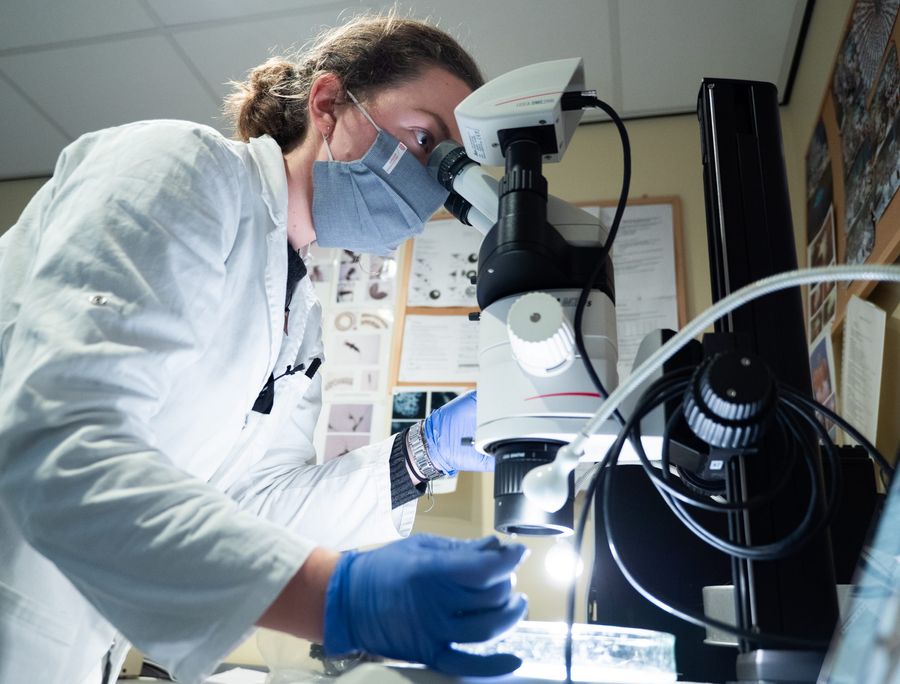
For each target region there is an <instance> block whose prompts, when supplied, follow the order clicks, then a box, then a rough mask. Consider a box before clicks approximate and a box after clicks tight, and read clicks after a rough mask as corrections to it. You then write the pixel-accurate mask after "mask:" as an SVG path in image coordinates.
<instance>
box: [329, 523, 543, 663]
mask: <svg viewBox="0 0 900 684" xmlns="http://www.w3.org/2000/svg"><path fill="white" fill-rule="evenodd" d="M524 554H525V547H524V546H522V545H521V544H510V545H506V546H504V545H502V544H500V541H499V540H498V539H497V538H496V537H485V538H483V539H478V540H475V541H461V540H457V539H448V538H446V537H436V536H432V535H425V534H419V535H414V536H412V537H409V538H408V539H403V540H401V541H398V542H394V543H392V544H388V545H386V546H383V547H381V548H379V549H376V550H374V551H367V552H362V553H356V552H352V551H350V552H347V553H344V554H343V555H342V556H341V558H340V560H339V561H338V564H337V566H336V567H335V569H334V573H333V574H332V576H331V579H330V581H329V583H328V589H327V591H326V594H325V644H324V645H325V653H326V655H329V656H333V655H340V654H343V653H349V652H352V651H365V652H367V653H371V654H374V655H381V656H385V657H388V658H396V659H399V660H406V661H410V662H418V663H424V664H425V665H428V666H429V667H431V668H433V669H435V670H439V671H441V672H445V673H447V674H451V675H458V676H467V675H476V676H498V675H502V674H506V673H508V672H512V671H513V670H515V669H516V668H518V667H519V666H520V665H521V664H522V662H521V660H520V659H519V658H517V657H516V656H514V655H511V654H506V653H498V654H493V655H488V656H482V655H474V654H471V653H463V652H462V651H457V650H454V649H452V648H450V643H451V642H457V643H466V642H475V641H486V640H487V639H491V638H493V637H495V636H498V635H500V634H502V633H503V632H505V631H506V630H507V629H509V628H510V627H512V626H513V625H514V624H515V623H516V622H518V621H519V620H520V619H521V618H522V616H523V615H524V614H525V609H526V607H527V602H526V600H525V597H524V596H522V595H521V594H513V593H512V583H511V582H510V573H511V572H512V571H513V569H514V568H515V567H516V566H517V565H518V564H519V562H520V561H521V560H522V558H523V556H524Z"/></svg>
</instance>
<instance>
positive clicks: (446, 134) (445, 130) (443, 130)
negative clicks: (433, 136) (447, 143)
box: [416, 108, 450, 142]
mask: <svg viewBox="0 0 900 684" xmlns="http://www.w3.org/2000/svg"><path fill="white" fill-rule="evenodd" d="M416 111H417V112H421V113H422V114H427V115H428V116H430V117H431V118H432V119H434V121H435V122H436V123H437V126H438V128H439V129H440V131H439V133H440V134H441V135H442V136H443V137H442V138H441V140H439V141H438V142H441V141H443V140H449V139H450V128H449V127H448V126H447V122H446V121H444V120H443V119H442V118H441V117H440V116H438V115H437V114H436V113H435V112H433V111H431V110H430V109H422V108H418V109H416Z"/></svg>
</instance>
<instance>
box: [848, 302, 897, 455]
mask: <svg viewBox="0 0 900 684" xmlns="http://www.w3.org/2000/svg"><path fill="white" fill-rule="evenodd" d="M886 322H887V315H886V314H885V312H884V311H882V310H881V309H879V308H878V307H877V306H875V305H874V304H871V303H869V302H866V301H863V300H862V299H860V298H859V297H856V296H852V297H850V301H849V302H848V303H847V315H846V318H845V319H844V355H843V363H842V367H841V399H842V401H841V408H842V410H841V415H842V416H843V418H844V419H846V420H847V422H849V423H850V424H851V425H853V427H855V428H856V429H857V430H859V431H860V432H861V433H862V435H863V437H865V438H866V439H868V440H869V441H870V442H872V443H873V444H874V443H875V436H876V432H877V430H878V401H879V398H880V396H881V369H882V364H883V362H884V330H885V325H886ZM847 440H848V442H849V443H850V444H855V442H854V441H853V440H851V439H850V438H849V436H848V437H847Z"/></svg>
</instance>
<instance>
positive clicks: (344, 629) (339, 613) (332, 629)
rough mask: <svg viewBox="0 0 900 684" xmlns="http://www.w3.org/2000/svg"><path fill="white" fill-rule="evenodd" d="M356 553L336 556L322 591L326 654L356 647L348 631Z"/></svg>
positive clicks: (352, 649)
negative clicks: (353, 566) (323, 596)
mask: <svg viewBox="0 0 900 684" xmlns="http://www.w3.org/2000/svg"><path fill="white" fill-rule="evenodd" d="M358 555H359V554H358V553H356V552H355V551H347V552H345V553H343V554H341V555H340V558H339V559H338V561H337V563H336V565H335V568H334V572H333V573H332V575H331V579H330V581H329V582H328V588H327V589H326V591H325V610H324V619H323V623H324V624H323V629H322V646H323V647H324V649H325V655H327V656H336V655H341V654H344V653H352V652H353V651H358V650H360V646H359V645H358V644H356V643H355V640H354V639H353V634H352V632H351V624H352V622H353V615H352V613H351V605H350V603H351V601H350V569H351V566H352V565H353V563H354V562H355V561H356V559H357V557H358Z"/></svg>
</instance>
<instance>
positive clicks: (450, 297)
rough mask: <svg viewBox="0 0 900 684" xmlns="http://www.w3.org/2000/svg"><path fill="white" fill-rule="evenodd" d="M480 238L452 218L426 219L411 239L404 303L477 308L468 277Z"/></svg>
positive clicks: (474, 267) (471, 274) (475, 261)
mask: <svg viewBox="0 0 900 684" xmlns="http://www.w3.org/2000/svg"><path fill="white" fill-rule="evenodd" d="M482 239H483V236H482V235H481V233H479V232H478V231H477V230H475V229H474V228H472V227H471V226H465V225H463V224H462V223H460V222H459V221H457V220H456V219H442V220H436V221H431V222H429V223H428V224H427V225H426V226H425V230H424V231H423V232H422V234H421V235H419V236H418V237H416V239H415V240H414V241H413V248H412V259H411V262H410V269H409V286H408V287H407V296H406V306H408V307H417V306H428V307H454V306H465V307H470V308H471V309H472V310H474V309H475V308H477V304H476V300H475V285H473V284H472V278H474V277H475V275H476V272H477V268H478V249H479V247H481V241H482Z"/></svg>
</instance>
